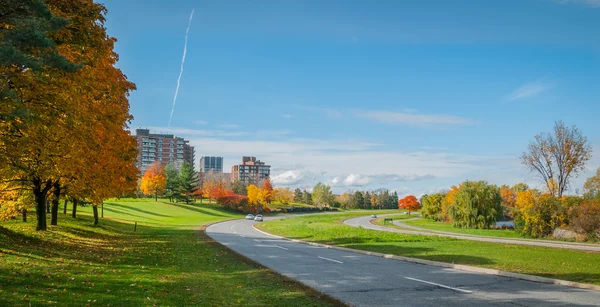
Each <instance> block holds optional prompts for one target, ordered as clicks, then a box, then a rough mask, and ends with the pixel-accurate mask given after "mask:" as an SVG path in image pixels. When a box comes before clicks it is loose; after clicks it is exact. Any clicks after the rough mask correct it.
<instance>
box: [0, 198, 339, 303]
mask: <svg viewBox="0 0 600 307" xmlns="http://www.w3.org/2000/svg"><path fill="white" fill-rule="evenodd" d="M78 211H79V212H82V213H83V214H80V215H79V216H78V218H77V219H72V218H71V217H70V215H67V216H64V215H63V214H62V213H61V214H60V215H59V226H58V227H56V226H50V227H49V230H48V231H46V232H36V231H35V230H34V229H35V226H34V223H33V221H34V220H35V217H34V216H33V213H32V214H31V215H30V221H32V222H28V223H22V222H19V221H9V222H4V223H0V226H1V227H0V306H41V305H56V306H95V305H97V306H184V305H195V306H229V305H241V306H248V305H283V306H323V305H325V306H327V305H333V304H334V303H335V302H332V301H330V300H329V299H328V298H324V297H319V294H318V293H315V292H314V291H312V290H310V289H308V288H306V287H304V286H301V285H299V284H297V283H295V282H293V281H291V280H289V279H287V278H285V277H282V276H280V275H278V274H275V273H273V272H272V271H270V270H268V269H265V268H262V267H259V266H256V265H255V264H254V263H251V262H248V261H247V260H246V259H244V258H242V257H240V256H238V255H237V254H235V253H233V252H231V251H229V250H228V249H226V248H224V247H222V246H221V245H219V244H217V243H215V242H213V241H212V240H211V239H210V238H208V237H207V236H205V235H204V234H203V233H202V232H200V231H198V230H194V228H195V227H197V226H200V225H203V224H207V223H210V222H215V221H220V220H225V219H230V218H239V217H241V216H240V215H238V214H234V213H230V212H226V211H223V210H221V209H219V208H218V207H216V206H213V205H199V204H197V205H181V204H178V205H172V204H166V203H163V202H154V201H152V200H136V201H127V200H123V201H109V202H107V203H106V204H105V207H104V216H105V219H101V220H100V225H99V226H97V227H94V226H92V217H91V216H90V215H88V214H87V213H88V212H91V208H89V207H85V208H84V207H82V208H81V209H80V210H78ZM69 214H70V212H69ZM109 218H110V219H109ZM132 221H138V228H137V232H133V224H132Z"/></svg>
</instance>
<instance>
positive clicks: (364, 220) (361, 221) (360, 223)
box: [344, 214, 600, 252]
mask: <svg viewBox="0 0 600 307" xmlns="http://www.w3.org/2000/svg"><path fill="white" fill-rule="evenodd" d="M391 215H397V214H385V215H380V216H379V217H384V216H391ZM371 220H372V218H371V217H370V216H361V217H356V218H351V219H347V220H345V221H344V224H346V225H348V226H354V227H362V228H367V229H372V230H379V231H387V232H395V233H404V234H418V235H426V236H440V237H449V238H457V239H461V240H470V241H480V242H493V243H507V244H518V245H531V246H541V247H553V248H564V249H573V250H582V251H593V252H600V245H598V244H583V243H571V242H551V241H543V240H527V239H504V238H494V237H485V236H476V235H463V234H456V233H451V232H445V231H436V230H427V229H420V228H418V227H413V226H409V225H406V224H403V223H402V222H399V223H395V225H397V226H401V227H404V228H408V229H412V230H405V229H398V228H390V227H385V226H379V225H374V224H372V223H371ZM395 222H397V221H395Z"/></svg>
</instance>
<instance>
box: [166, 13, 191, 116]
mask: <svg viewBox="0 0 600 307" xmlns="http://www.w3.org/2000/svg"><path fill="white" fill-rule="evenodd" d="M193 18H194V9H192V14H191V15H190V22H189V24H188V27H187V30H185V44H184V45H183V58H182V59H181V70H180V71H179V78H177V88H176V89H175V97H173V108H172V109H171V116H170V117H169V125H168V126H167V127H168V128H170V127H171V120H172V119H173V113H174V112H175V104H176V103H177V95H178V94H179V85H180V84H181V76H183V65H184V64H185V55H186V54H187V42H188V33H190V27H191V26H192V19H193Z"/></svg>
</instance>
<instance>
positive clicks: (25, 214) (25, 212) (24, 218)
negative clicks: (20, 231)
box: [22, 209, 27, 223]
mask: <svg viewBox="0 0 600 307" xmlns="http://www.w3.org/2000/svg"><path fill="white" fill-rule="evenodd" d="M22 214H23V223H27V209H23V212H22Z"/></svg>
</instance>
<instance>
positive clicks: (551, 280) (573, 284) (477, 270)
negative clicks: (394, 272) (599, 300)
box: [252, 225, 600, 291]
mask: <svg viewBox="0 0 600 307" xmlns="http://www.w3.org/2000/svg"><path fill="white" fill-rule="evenodd" d="M252 228H254V229H255V230H256V231H258V232H260V233H262V234H264V235H268V236H271V237H275V238H279V239H283V240H287V241H291V242H295V243H302V244H307V245H311V246H316V247H323V248H331V249H336V250H341V251H346V252H351V253H356V254H363V255H368V256H375V257H382V258H386V259H394V260H398V261H404V262H411V263H417V264H423V265H431V266H437V267H442V268H449V269H455V270H460V271H466V272H473V273H482V274H488V275H496V276H502V277H510V278H516V279H521V280H527V281H533V282H537V283H543V284H554V285H560V286H567V287H574V288H580V289H587V290H594V291H600V286H598V285H592V284H584V283H579V282H574V281H568V280H562V279H554V278H548V277H541V276H535V275H528V274H521V273H512V272H506V271H501V270H496V269H487V268H480V267H474V266H470V265H463V264H454V263H447V262H440V261H432V260H425V259H419V258H411V257H404V256H396V255H391V254H382V253H377V252H369V251H363V250H359V249H352V248H347V247H340V246H335V245H327V244H321V243H314V242H308V241H302V240H297V239H290V238H286V237H282V236H278V235H274V234H270V233H268V232H265V231H262V230H260V229H258V228H256V225H252Z"/></svg>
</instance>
